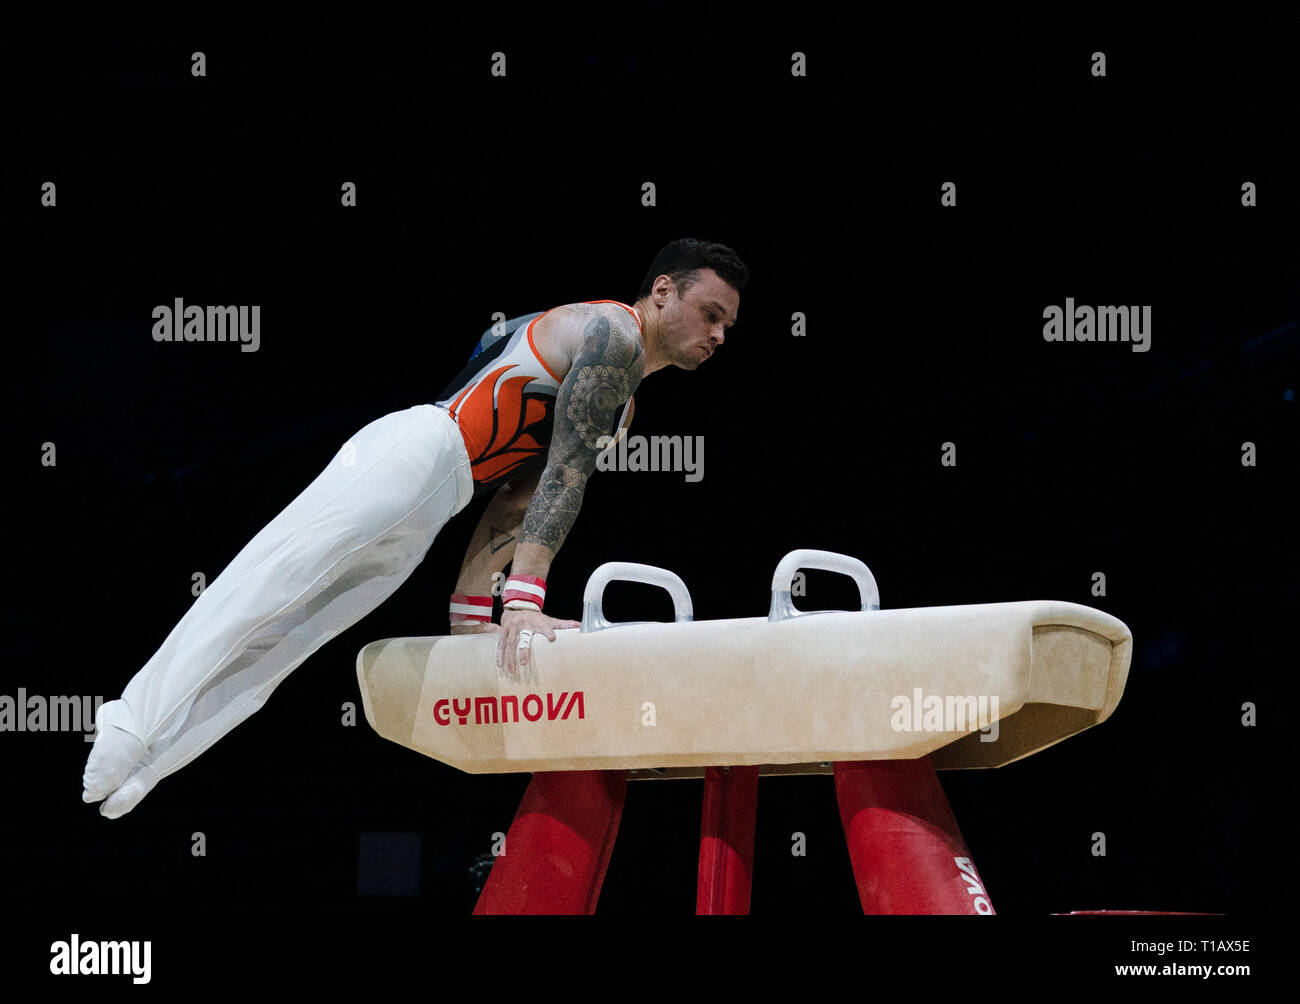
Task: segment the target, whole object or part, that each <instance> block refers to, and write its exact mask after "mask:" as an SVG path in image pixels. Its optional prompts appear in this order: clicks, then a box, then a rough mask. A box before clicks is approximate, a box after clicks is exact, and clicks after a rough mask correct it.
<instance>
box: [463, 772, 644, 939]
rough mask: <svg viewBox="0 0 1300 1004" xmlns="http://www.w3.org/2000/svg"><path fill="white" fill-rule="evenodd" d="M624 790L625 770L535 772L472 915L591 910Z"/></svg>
mask: <svg viewBox="0 0 1300 1004" xmlns="http://www.w3.org/2000/svg"><path fill="white" fill-rule="evenodd" d="M626 796H627V775H626V774H625V773H623V772H622V771H617V770H608V771H603V770H579V771H548V772H544V773H539V774H534V775H533V779H532V780H531V781H530V782H529V783H528V790H527V791H525V792H524V799H523V801H522V802H521V803H520V804H519V811H518V812H516V813H515V818H514V822H512V823H511V824H510V830H509V832H508V833H507V834H506V847H505V854H503V855H501V856H499V857H498V858H497V859H496V861H494V862H493V863H492V871H491V872H489V873H488V878H487V882H485V883H484V885H483V892H482V893H481V894H480V895H479V898H478V903H477V904H476V905H475V907H474V914H475V916H479V915H485V914H521V913H532V914H538V913H542V914H591V913H594V912H595V911H596V901H597V900H598V899H599V898H600V887H601V884H602V883H603V882H604V881H605V869H606V868H607V867H608V866H609V857H610V855H611V854H612V853H613V851H614V840H615V838H616V837H617V836H618V824H619V821H620V819H622V816H623V800H624V798H625V797H626Z"/></svg>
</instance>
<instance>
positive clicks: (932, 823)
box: [835, 757, 993, 914]
mask: <svg viewBox="0 0 1300 1004" xmlns="http://www.w3.org/2000/svg"><path fill="white" fill-rule="evenodd" d="M835 797H836V799H837V800H838V801H839V805H840V820H841V822H843V824H844V838H845V840H847V841H848V845H849V859H850V860H851V861H852V862H853V875H854V877H855V878H856V879H857V883H858V897H859V898H860V899H861V901H862V912H863V913H869V914H897V913H929V914H933V913H944V914H976V913H978V914H992V913H993V905H992V903H991V902H990V900H989V896H988V893H987V892H985V891H984V883H983V880H981V879H980V877H979V874H978V873H977V872H976V870H975V864H974V862H972V861H971V857H970V852H969V851H967V850H966V845H965V842H964V841H963V840H962V835H961V830H959V829H958V828H957V820H955V819H954V818H953V815H952V809H951V808H950V807H949V805H948V799H947V798H946V797H945V796H944V793H943V788H941V787H940V786H939V778H938V776H937V775H936V774H935V772H934V768H933V767H932V766H931V765H930V758H929V757H922V758H921V759H919V760H867V761H859V762H853V763H836V764H835Z"/></svg>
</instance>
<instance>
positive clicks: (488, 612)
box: [451, 593, 492, 624]
mask: <svg viewBox="0 0 1300 1004" xmlns="http://www.w3.org/2000/svg"><path fill="white" fill-rule="evenodd" d="M451 622H452V623H453V624H491V623H492V597H491V596H470V595H469V594H468V593H452V594H451Z"/></svg>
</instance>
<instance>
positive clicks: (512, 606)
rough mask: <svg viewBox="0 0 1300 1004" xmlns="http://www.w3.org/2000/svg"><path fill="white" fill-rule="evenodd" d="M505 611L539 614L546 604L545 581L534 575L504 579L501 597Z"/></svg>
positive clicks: (513, 576)
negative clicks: (504, 586)
mask: <svg viewBox="0 0 1300 1004" xmlns="http://www.w3.org/2000/svg"><path fill="white" fill-rule="evenodd" d="M502 599H503V600H504V601H505V609H506V610H536V611H538V612H539V613H540V612H541V609H542V604H543V603H545V602H546V580H545V579H539V578H538V577H537V576H536V575H512V576H510V578H508V579H506V591H505V595H504V596H503V597H502Z"/></svg>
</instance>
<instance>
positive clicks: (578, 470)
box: [519, 312, 645, 556]
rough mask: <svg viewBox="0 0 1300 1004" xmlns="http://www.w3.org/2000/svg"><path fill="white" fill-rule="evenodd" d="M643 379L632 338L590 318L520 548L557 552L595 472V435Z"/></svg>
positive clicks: (564, 387) (558, 403) (560, 400)
mask: <svg viewBox="0 0 1300 1004" xmlns="http://www.w3.org/2000/svg"><path fill="white" fill-rule="evenodd" d="M644 375H645V354H644V352H643V351H642V348H641V341H640V339H639V338H638V337H637V335H636V334H635V333H634V332H633V331H631V330H629V329H627V328H625V327H622V326H620V325H619V324H617V323H615V322H611V320H610V319H609V317H608V316H606V314H604V313H603V312H602V313H599V314H596V315H594V316H593V317H592V318H591V320H589V321H588V322H587V325H586V327H585V328H584V329H583V345H582V348H581V349H580V350H579V352H578V354H577V356H576V357H575V358H574V360H573V366H572V367H571V368H570V369H569V373H568V375H567V376H566V377H565V378H564V382H563V383H561V384H560V390H559V393H558V394H557V395H556V400H555V422H554V426H553V429H552V433H551V446H550V450H549V452H548V454H547V462H546V468H545V469H544V470H543V471H542V475H541V479H540V480H539V482H538V485H537V491H536V492H534V493H533V499H532V502H531V504H530V505H529V507H528V512H527V514H526V515H525V516H524V523H523V531H522V533H521V534H520V536H519V543H520V545H524V544H536V545H539V546H541V547H544V548H546V549H547V550H548V551H550V552H551V554H552V556H553V555H554V554H555V553H556V552H557V551H559V549H560V546H561V545H562V544H563V543H564V538H565V537H566V536H567V535H568V533H569V530H570V529H571V528H572V526H573V522H574V520H575V519H577V517H578V509H579V508H580V507H581V505H582V495H583V492H584V491H585V490H586V487H587V478H588V477H590V476H591V472H592V471H593V470H595V468H596V456H597V454H599V453H600V451H601V449H602V445H601V444H600V442H599V440H600V437H602V436H606V435H609V434H610V433H611V430H612V427H613V425H614V419H615V414H616V412H617V411H618V409H619V408H621V407H622V406H623V405H624V404H625V403H626V402H627V399H628V398H629V397H631V396H632V393H633V391H635V390H636V388H637V387H638V386H639V385H640V383H641V378H642V376H644Z"/></svg>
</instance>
